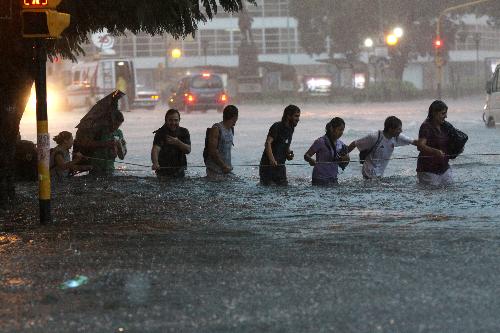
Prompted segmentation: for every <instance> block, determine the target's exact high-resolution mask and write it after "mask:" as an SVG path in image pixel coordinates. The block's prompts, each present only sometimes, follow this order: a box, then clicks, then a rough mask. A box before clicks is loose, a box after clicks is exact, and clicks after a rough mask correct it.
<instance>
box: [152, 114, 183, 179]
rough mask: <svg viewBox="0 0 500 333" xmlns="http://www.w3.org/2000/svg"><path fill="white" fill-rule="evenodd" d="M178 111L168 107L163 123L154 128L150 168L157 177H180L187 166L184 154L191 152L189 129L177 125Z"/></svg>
mask: <svg viewBox="0 0 500 333" xmlns="http://www.w3.org/2000/svg"><path fill="white" fill-rule="evenodd" d="M180 120H181V116H180V113H179V111H177V110H175V109H170V110H168V111H167V114H166V115H165V124H164V125H163V126H162V127H161V128H159V129H158V130H156V131H155V132H153V133H155V137H154V140H153V148H152V149H151V161H152V162H153V166H152V169H153V170H155V171H156V175H157V176H158V178H160V179H162V178H182V177H184V170H185V169H186V167H187V159H186V155H187V154H189V153H190V152H191V138H190V136H189V131H188V130H187V129H185V128H184V127H179V123H180Z"/></svg>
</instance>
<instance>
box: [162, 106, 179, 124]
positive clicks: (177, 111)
mask: <svg viewBox="0 0 500 333" xmlns="http://www.w3.org/2000/svg"><path fill="white" fill-rule="evenodd" d="M174 113H177V115H178V116H179V119H181V114H180V112H179V110H177V109H168V111H167V113H165V122H167V117H168V116H170V115H172V114H174Z"/></svg>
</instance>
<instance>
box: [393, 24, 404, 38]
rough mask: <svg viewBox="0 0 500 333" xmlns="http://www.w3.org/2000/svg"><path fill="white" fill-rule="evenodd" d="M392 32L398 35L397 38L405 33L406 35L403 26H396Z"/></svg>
mask: <svg viewBox="0 0 500 333" xmlns="http://www.w3.org/2000/svg"><path fill="white" fill-rule="evenodd" d="M392 33H393V34H394V36H396V37H397V38H401V37H403V35H404V31H403V28H400V27H396V28H394V30H392Z"/></svg>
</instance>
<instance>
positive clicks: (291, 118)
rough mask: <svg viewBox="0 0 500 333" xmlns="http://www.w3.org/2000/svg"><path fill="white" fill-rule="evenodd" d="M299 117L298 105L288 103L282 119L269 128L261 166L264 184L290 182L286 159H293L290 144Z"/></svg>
mask: <svg viewBox="0 0 500 333" xmlns="http://www.w3.org/2000/svg"><path fill="white" fill-rule="evenodd" d="M299 119H300V109H299V108H298V107H297V106H296V105H288V106H287V107H286V108H285V110H284V111H283V117H282V118H281V121H279V122H276V123H274V124H273V125H272V126H271V128H270V129H269V133H268V134H267V139H266V143H265V149H264V152H263V153H262V158H261V160H260V167H259V176H260V182H261V184H262V185H271V184H273V183H274V184H276V185H287V184H288V181H287V178H286V167H285V161H286V160H289V161H291V160H293V151H291V150H290V144H291V143H292V136H293V131H294V129H295V126H297V124H298V123H299Z"/></svg>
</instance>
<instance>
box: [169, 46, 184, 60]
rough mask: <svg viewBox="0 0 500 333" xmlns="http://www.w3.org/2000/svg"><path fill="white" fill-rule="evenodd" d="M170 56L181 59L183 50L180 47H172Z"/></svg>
mask: <svg viewBox="0 0 500 333" xmlns="http://www.w3.org/2000/svg"><path fill="white" fill-rule="evenodd" d="M170 56H171V57H172V58H173V59H179V58H180V57H181V56H182V52H181V50H180V49H178V48H175V49H172V51H170Z"/></svg>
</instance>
